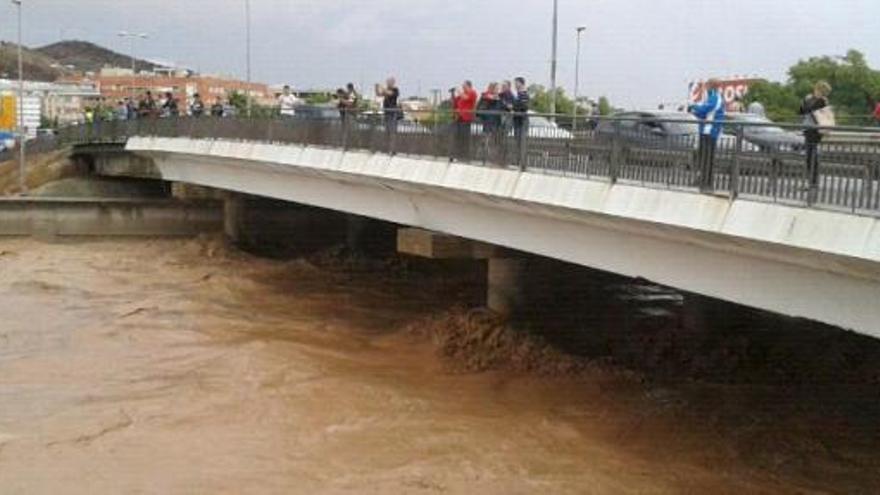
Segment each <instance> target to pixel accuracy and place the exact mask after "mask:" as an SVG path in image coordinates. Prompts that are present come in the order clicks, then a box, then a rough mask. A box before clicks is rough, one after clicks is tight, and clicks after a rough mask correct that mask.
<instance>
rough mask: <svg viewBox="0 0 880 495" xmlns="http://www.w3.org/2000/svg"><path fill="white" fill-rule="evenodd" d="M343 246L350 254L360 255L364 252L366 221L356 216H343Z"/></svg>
mask: <svg viewBox="0 0 880 495" xmlns="http://www.w3.org/2000/svg"><path fill="white" fill-rule="evenodd" d="M345 222H346V225H345V245H346V247H348V250H349V251H350V252H352V253H362V252H363V251H364V250H365V248H366V247H365V244H366V243H365V240H364V236H365V234H366V231H367V226H368V220H367V219H366V218H364V217H360V216H357V215H352V214H347V215H346V216H345Z"/></svg>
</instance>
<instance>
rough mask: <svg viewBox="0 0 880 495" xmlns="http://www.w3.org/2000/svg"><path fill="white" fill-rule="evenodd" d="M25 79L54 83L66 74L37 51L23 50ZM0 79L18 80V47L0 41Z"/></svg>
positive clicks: (56, 63) (54, 61)
mask: <svg viewBox="0 0 880 495" xmlns="http://www.w3.org/2000/svg"><path fill="white" fill-rule="evenodd" d="M23 55H24V56H23V59H24V73H25V77H27V78H28V79H29V80H33V81H54V80H56V79H58V78H59V77H61V76H63V75H65V74H66V73H67V70H66V69H63V68H62V66H61V65H59V63H58V62H57V61H56V60H53V59H52V58H51V57H48V56H46V55H44V54H42V53H40V52H38V51H35V50H31V49H29V48H25V49H24V53H23ZM0 78H4V79H17V78H18V45H16V44H15V43H8V42H5V41H0Z"/></svg>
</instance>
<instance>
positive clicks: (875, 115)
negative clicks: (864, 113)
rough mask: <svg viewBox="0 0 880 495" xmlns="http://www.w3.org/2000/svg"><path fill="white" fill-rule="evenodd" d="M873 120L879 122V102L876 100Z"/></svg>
mask: <svg viewBox="0 0 880 495" xmlns="http://www.w3.org/2000/svg"><path fill="white" fill-rule="evenodd" d="M874 120H876V121H877V123H878V124H880V102H877V106H876V107H875V108H874Z"/></svg>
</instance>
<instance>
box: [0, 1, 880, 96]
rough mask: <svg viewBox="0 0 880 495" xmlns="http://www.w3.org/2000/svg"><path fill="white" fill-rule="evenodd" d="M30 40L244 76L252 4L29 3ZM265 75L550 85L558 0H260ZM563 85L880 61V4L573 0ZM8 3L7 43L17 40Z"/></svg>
mask: <svg viewBox="0 0 880 495" xmlns="http://www.w3.org/2000/svg"><path fill="white" fill-rule="evenodd" d="M23 2H24V4H25V9H26V10H25V36H24V41H25V44H28V45H42V44H46V43H51V42H54V41H57V40H58V39H60V38H62V37H63V38H67V39H71V38H75V39H85V40H88V41H93V42H96V43H99V44H102V45H105V46H108V47H110V48H113V49H116V50H118V51H123V52H126V53H127V51H128V47H127V44H123V43H121V42H120V40H119V39H118V38H117V37H116V32H117V31H118V30H121V29H128V30H136V31H144V32H148V33H150V35H151V37H152V38H151V39H150V40H149V41H146V42H143V43H139V45H138V48H137V51H138V55H139V56H142V57H145V58H156V59H164V60H170V61H174V62H177V63H179V64H181V65H184V66H187V67H191V68H194V69H197V70H200V71H202V72H210V73H225V74H231V75H238V76H243V75H244V66H245V62H244V60H245V57H244V39H245V36H244V32H245V31H244V7H243V5H244V0H23ZM251 4H252V9H253V29H254V36H253V40H254V41H253V43H254V70H253V72H254V79H255V80H260V81H263V82H268V83H273V84H274V83H282V82H287V83H290V84H292V85H295V86H296V87H300V88H316V87H321V88H323V87H328V88H329V87H334V88H335V87H338V86H341V85H342V84H344V83H346V82H348V81H353V82H354V83H356V84H358V85H359V86H360V85H364V84H365V85H368V86H369V85H371V84H372V83H374V82H377V81H379V80H381V79H383V78H384V77H385V75H388V74H395V75H397V76H398V79H399V81H400V84H401V87H402V88H403V92H404V94H407V95H409V94H415V93H417V92H419V91H421V93H422V94H427V93H428V91H429V90H430V89H432V88H444V89H446V88H449V87H451V86H452V85H453V84H456V83H457V82H459V81H460V80H461V79H463V78H465V77H467V78H471V79H473V80H474V81H475V82H476V83H477V84H478V85H479V86H480V87H482V86H483V85H484V84H485V83H486V82H488V81H490V80H498V79H504V78H511V77H513V76H515V75H524V76H526V77H527V78H528V79H529V80H530V81H534V82H538V83H542V84H545V85H546V84H547V83H548V82H549V72H550V58H551V57H550V28H551V13H552V0H373V1H370V0H251ZM559 8H560V40H559V84H560V85H562V86H564V87H565V88H566V89H568V90H569V91H570V90H571V89H572V88H573V86H574V83H573V81H574V58H575V28H576V27H577V26H579V25H585V26H587V28H588V29H587V32H586V33H585V34H584V38H583V57H582V76H581V88H582V90H581V94H586V95H589V96H594V97H595V96H599V95H607V96H609V97H610V98H611V99H612V101H613V102H614V103H615V104H617V105H622V106H629V107H632V106H641V107H649V106H650V107H653V106H654V105H656V104H657V103H658V102H660V101H665V102H675V101H680V100H683V99H684V98H685V97H686V93H687V82H688V81H690V80H694V79H701V78H706V77H709V76H733V75H757V76H762V77H767V78H771V79H781V78H784V76H785V70H786V69H787V68H788V67H789V66H790V65H792V64H793V63H795V62H797V60H798V59H801V58H805V57H808V56H812V55H824V54H827V55H838V54H843V53H845V52H846V50H847V49H849V48H856V49H858V50H861V51H863V52H865V53H866V55H867V57H868V60H869V62H870V63H871V64H872V65H873V66H875V67H880V0H833V1H832V0H736V1H729V2H728V1H720V0H560V7H559ZM14 20H15V19H14V10H13V8H12V6H11V2H9V1H0V38H2V39H7V40H14V39H15V36H16V31H15V22H14Z"/></svg>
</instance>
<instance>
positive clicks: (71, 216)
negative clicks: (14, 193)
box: [0, 198, 223, 237]
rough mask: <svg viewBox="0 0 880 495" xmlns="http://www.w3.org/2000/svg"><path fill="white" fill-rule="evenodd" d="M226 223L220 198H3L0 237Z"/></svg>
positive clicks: (190, 229) (194, 228)
mask: <svg viewBox="0 0 880 495" xmlns="http://www.w3.org/2000/svg"><path fill="white" fill-rule="evenodd" d="M222 229H223V209H222V206H221V205H220V203H218V202H216V201H179V200H165V199H160V200H144V199H80V198H77V199H46V198H3V199H0V237H3V236H38V237H44V236H45V237H108V236H128V237H187V236H193V235H198V234H201V233H212V232H222Z"/></svg>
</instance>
